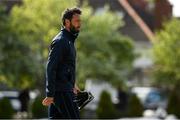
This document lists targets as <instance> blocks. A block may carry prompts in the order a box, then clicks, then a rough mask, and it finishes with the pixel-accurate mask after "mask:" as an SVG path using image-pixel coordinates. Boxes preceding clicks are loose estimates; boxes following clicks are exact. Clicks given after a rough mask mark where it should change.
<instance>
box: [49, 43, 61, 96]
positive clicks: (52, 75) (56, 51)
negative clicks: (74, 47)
mask: <svg viewBox="0 0 180 120" xmlns="http://www.w3.org/2000/svg"><path fill="white" fill-rule="evenodd" d="M62 58H63V44H62V42H60V40H54V41H53V42H52V43H51V46H50V52H49V56H48V61H47V64H46V96H47V97H53V96H54V93H55V79H56V72H57V66H58V62H59V61H60V60H61V59H62Z"/></svg>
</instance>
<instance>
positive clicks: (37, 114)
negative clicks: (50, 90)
mask: <svg viewBox="0 0 180 120" xmlns="http://www.w3.org/2000/svg"><path fill="white" fill-rule="evenodd" d="M42 100H43V97H37V98H36V99H35V100H34V102H33V103H32V106H31V111H32V117H33V118H47V114H48V113H47V107H45V106H43V105H42Z"/></svg>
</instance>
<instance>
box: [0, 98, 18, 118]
mask: <svg viewBox="0 0 180 120" xmlns="http://www.w3.org/2000/svg"><path fill="white" fill-rule="evenodd" d="M14 113H15V111H14V109H13V107H12V105H11V103H10V100H9V99H8V98H3V99H1V100H0V119H11V118H13V115H14Z"/></svg>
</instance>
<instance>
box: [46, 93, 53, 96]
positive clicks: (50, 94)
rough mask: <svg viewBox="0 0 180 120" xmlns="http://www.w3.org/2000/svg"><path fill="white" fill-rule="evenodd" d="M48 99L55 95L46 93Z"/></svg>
mask: <svg viewBox="0 0 180 120" xmlns="http://www.w3.org/2000/svg"><path fill="white" fill-rule="evenodd" d="M46 97H54V94H53V93H51V92H46Z"/></svg>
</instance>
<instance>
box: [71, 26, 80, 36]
mask: <svg viewBox="0 0 180 120" xmlns="http://www.w3.org/2000/svg"><path fill="white" fill-rule="evenodd" d="M77 28H79V27H77ZM77 28H76V27H75V26H74V25H72V23H71V24H70V32H71V33H72V34H73V35H78V34H79V30H78V29H77Z"/></svg>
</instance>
